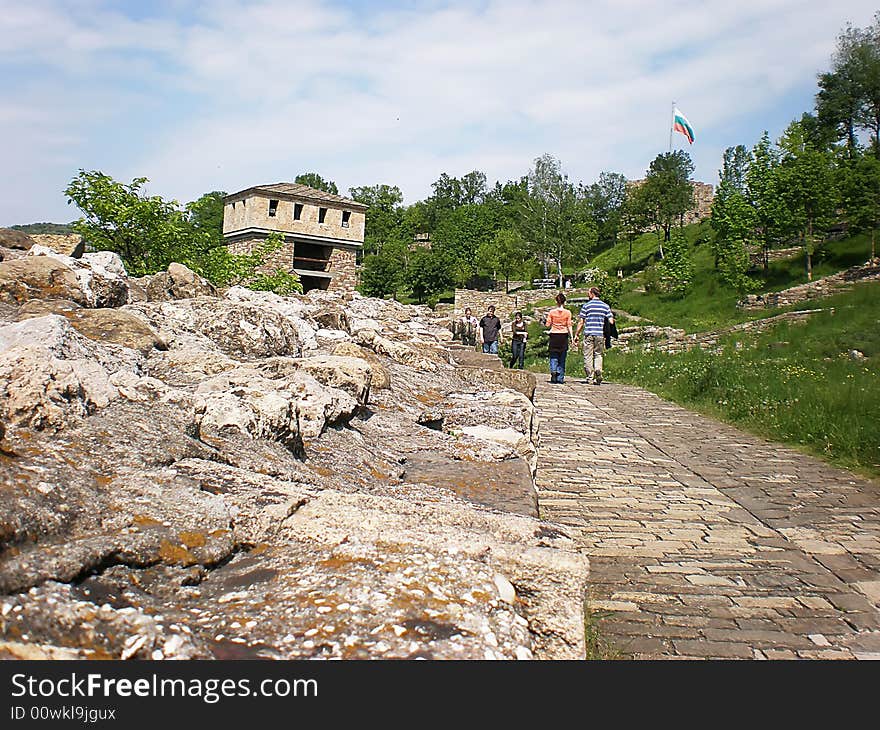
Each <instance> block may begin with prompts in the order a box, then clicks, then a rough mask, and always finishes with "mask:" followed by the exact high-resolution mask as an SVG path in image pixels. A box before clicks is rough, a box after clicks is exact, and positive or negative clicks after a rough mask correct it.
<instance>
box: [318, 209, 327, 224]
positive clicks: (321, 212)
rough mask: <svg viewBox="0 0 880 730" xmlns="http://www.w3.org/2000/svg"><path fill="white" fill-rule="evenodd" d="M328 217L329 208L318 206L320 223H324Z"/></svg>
mask: <svg viewBox="0 0 880 730" xmlns="http://www.w3.org/2000/svg"><path fill="white" fill-rule="evenodd" d="M326 217H327V209H326V208H318V223H323V222H324V219H325V218H326Z"/></svg>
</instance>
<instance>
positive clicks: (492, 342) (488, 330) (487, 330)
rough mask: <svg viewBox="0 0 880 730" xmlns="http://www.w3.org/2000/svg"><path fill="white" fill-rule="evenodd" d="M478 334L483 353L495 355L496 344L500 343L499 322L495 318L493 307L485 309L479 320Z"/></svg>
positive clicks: (496, 351)
mask: <svg viewBox="0 0 880 730" xmlns="http://www.w3.org/2000/svg"><path fill="white" fill-rule="evenodd" d="M479 332H480V344H481V345H482V346H483V352H487V353H490V354H492V355H497V354H498V344H499V343H500V342H501V320H500V319H498V317H496V316H495V307H494V306H492V305H491V304H490V305H489V306H488V307H487V308H486V314H485V315H483V318H482V319H481V320H480V330H479Z"/></svg>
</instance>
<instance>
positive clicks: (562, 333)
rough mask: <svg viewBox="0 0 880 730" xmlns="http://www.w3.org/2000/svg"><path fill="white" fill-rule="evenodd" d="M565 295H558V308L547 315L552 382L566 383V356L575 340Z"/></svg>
mask: <svg viewBox="0 0 880 730" xmlns="http://www.w3.org/2000/svg"><path fill="white" fill-rule="evenodd" d="M563 304H565V294H563V293H562V292H559V294H557V295H556V306H555V307H554V308H553V309H551V310H550V312H549V313H548V314H547V326H548V327H549V328H550V382H551V383H562V382H564V381H565V356H566V355H567V354H568V342H569V340H573V339H574V336H573V335H572V333H571V312H569V311H568V310H567V309H566V308H565V307H564V306H563Z"/></svg>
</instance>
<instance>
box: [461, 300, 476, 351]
mask: <svg viewBox="0 0 880 730" xmlns="http://www.w3.org/2000/svg"><path fill="white" fill-rule="evenodd" d="M477 327H479V322H478V321H477V318H476V317H474V315H473V314H472V313H471V308H470V307H465V310H464V314H463V315H462V316H461V318H460V319H459V320H458V332H459V335H460V337H461V344H463V345H467V346H468V347H476V345H477Z"/></svg>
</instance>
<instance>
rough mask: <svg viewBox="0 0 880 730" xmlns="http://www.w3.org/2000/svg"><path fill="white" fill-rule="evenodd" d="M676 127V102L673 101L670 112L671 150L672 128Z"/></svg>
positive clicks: (670, 140)
mask: <svg viewBox="0 0 880 730" xmlns="http://www.w3.org/2000/svg"><path fill="white" fill-rule="evenodd" d="M674 128H675V102H674V101H673V102H672V109H671V110H670V112H669V152H670V153H671V152H672V130H673V129H674Z"/></svg>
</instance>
